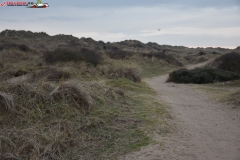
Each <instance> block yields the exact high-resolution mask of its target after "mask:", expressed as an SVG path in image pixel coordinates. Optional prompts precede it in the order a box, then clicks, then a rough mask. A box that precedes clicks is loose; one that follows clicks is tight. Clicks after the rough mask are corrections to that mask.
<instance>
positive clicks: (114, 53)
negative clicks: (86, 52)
mask: <svg viewBox="0 0 240 160" xmlns="http://www.w3.org/2000/svg"><path fill="white" fill-rule="evenodd" d="M107 54H108V55H109V57H110V58H112V59H124V58H126V57H128V56H132V55H133V53H131V52H128V51H123V50H111V51H109V52H107Z"/></svg>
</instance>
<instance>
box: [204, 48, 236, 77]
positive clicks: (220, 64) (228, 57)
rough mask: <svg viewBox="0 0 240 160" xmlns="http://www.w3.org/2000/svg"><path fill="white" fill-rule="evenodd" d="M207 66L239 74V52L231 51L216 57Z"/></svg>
mask: <svg viewBox="0 0 240 160" xmlns="http://www.w3.org/2000/svg"><path fill="white" fill-rule="evenodd" d="M208 66H209V67H215V68H218V69H222V70H227V71H231V72H235V73H238V74H240V53H239V52H231V53H228V54H225V55H222V56H220V57H218V58H216V59H215V60H214V61H213V62H211V63H210V64H209V65H208Z"/></svg>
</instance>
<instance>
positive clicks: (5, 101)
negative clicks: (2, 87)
mask: <svg viewBox="0 0 240 160" xmlns="http://www.w3.org/2000/svg"><path fill="white" fill-rule="evenodd" d="M0 105H1V107H5V109H6V110H7V111H9V112H13V111H14V110H15V109H14V102H13V96H12V95H11V94H7V93H5V92H0Z"/></svg>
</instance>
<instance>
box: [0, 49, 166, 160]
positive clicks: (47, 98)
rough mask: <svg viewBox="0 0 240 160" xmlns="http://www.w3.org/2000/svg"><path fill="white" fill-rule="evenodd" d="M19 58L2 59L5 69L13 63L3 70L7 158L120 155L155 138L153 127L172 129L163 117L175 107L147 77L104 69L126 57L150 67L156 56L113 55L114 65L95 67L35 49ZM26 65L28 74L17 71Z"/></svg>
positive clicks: (1, 136)
mask: <svg viewBox="0 0 240 160" xmlns="http://www.w3.org/2000/svg"><path fill="white" fill-rule="evenodd" d="M10 52H11V51H10ZM21 56H22V55H21V54H20V57H21ZM18 58H19V57H18ZM18 58H17V59H18ZM17 59H16V60H15V61H4V67H3V68H2V69H1V73H10V70H12V69H11V68H13V66H14V68H15V69H14V70H13V71H11V73H10V74H8V76H7V77H5V78H6V79H8V80H10V81H6V80H4V78H3V76H2V78H3V79H2V81H1V83H0V86H1V90H0V103H1V108H0V110H1V112H0V125H1V128H2V129H1V131H0V142H1V146H0V157H1V159H7V158H14V157H19V158H21V159H27V158H40V159H42V158H44V157H45V158H46V159H81V158H83V159H95V158H97V159H116V157H118V156H119V155H122V154H126V153H128V152H131V151H133V150H137V149H139V148H140V147H142V146H145V145H147V144H149V143H151V141H152V140H151V138H150V137H149V136H148V135H149V134H151V132H152V131H154V130H158V132H159V134H164V133H168V132H169V129H168V126H167V125H166V123H165V121H164V119H165V118H167V117H168V116H169V115H168V113H167V112H166V110H165V109H164V106H162V105H161V104H159V103H158V102H157V100H155V99H154V95H155V92H154V91H153V90H152V89H150V88H149V87H148V86H147V85H146V84H145V83H144V82H141V83H135V82H133V81H132V80H130V79H127V78H124V77H122V78H120V77H119V78H118V77H116V78H114V77H111V76H110V73H109V75H106V76H102V75H101V74H100V73H99V72H100V71H102V69H108V68H110V67H111V68H112V67H113V68H116V69H117V68H121V67H122V66H123V65H122V64H123V62H124V67H127V66H130V67H137V68H141V69H142V70H141V72H142V73H144V74H145V73H149V71H150V70H154V69H155V68H157V66H159V64H157V63H154V64H152V63H146V64H145V63H144V60H141V59H139V60H141V61H137V60H136V61H132V60H131V59H129V60H120V61H118V60H110V59H108V60H106V62H111V63H112V64H111V65H109V64H108V63H104V64H102V65H99V66H97V68H94V67H93V66H89V65H88V64H85V63H80V64H79V63H71V62H70V63H65V64H56V65H50V66H46V65H44V63H42V64H43V65H41V66H36V65H37V64H38V63H40V62H41V60H40V59H39V56H37V55H35V56H34V55H33V56H31V58H26V59H20V60H17ZM35 62H36V63H35ZM125 62H126V63H125ZM20 69H21V70H25V71H26V72H24V74H26V75H23V76H20V77H21V78H20V77H14V75H15V74H16V72H17V71H18V70H20ZM49 70H50V71H49ZM163 71H164V70H161V69H160V70H158V71H155V70H154V71H153V72H152V73H151V74H149V75H150V76H153V75H157V74H160V73H162V72H163ZM113 72H114V71H113ZM65 73H68V74H69V75H70V76H67V77H65V76H63V75H65ZM59 75H60V77H59ZM49 77H50V78H49ZM9 78H10V79H9ZM12 102H13V104H11V103H12ZM156 124H158V125H156ZM159 124H161V125H159ZM156 126H158V128H156ZM159 126H160V128H159Z"/></svg>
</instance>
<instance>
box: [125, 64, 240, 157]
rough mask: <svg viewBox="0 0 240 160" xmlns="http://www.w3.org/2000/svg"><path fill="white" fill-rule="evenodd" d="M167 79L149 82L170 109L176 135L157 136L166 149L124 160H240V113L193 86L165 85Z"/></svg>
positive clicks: (157, 147)
mask: <svg viewBox="0 0 240 160" xmlns="http://www.w3.org/2000/svg"><path fill="white" fill-rule="evenodd" d="M203 64H205V63H202V64H197V65H189V66H187V68H189V69H192V68H194V67H196V66H197V67H199V66H201V65H203ZM167 78H168V75H167V74H166V75H162V76H159V77H155V78H152V79H147V80H146V82H147V83H148V84H149V85H150V86H151V87H152V88H153V89H155V90H156V92H157V93H158V97H157V98H158V99H159V100H160V101H161V102H162V103H164V104H166V105H167V106H169V108H168V111H169V112H170V114H171V117H172V118H171V119H170V120H168V123H169V124H170V126H171V127H172V128H173V133H170V134H168V135H166V136H164V137H163V136H159V135H158V134H154V139H155V140H156V141H158V142H160V143H162V144H163V145H159V144H155V145H149V146H147V147H144V148H142V149H141V150H140V151H137V152H134V153H131V154H129V155H127V156H125V157H122V158H121V159H124V160H161V159H162V160H240V110H237V109H231V108H230V107H229V106H226V105H224V104H221V103H218V102H216V101H214V100H213V99H212V98H211V95H210V93H209V92H206V91H202V90H198V89H194V88H193V86H194V85H192V84H174V83H165V81H166V80H167Z"/></svg>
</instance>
